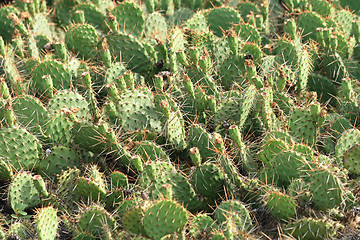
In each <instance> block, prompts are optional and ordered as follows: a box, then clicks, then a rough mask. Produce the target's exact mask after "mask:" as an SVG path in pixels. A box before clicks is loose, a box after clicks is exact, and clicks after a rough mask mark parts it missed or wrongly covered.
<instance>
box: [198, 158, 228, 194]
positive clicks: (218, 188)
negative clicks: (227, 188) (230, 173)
mask: <svg viewBox="0 0 360 240" xmlns="http://www.w3.org/2000/svg"><path fill="white" fill-rule="evenodd" d="M192 182H193V185H194V187H195V189H196V190H197V192H198V193H200V194H202V195H204V196H205V197H208V198H210V199H218V198H219V197H221V196H223V194H224V185H225V177H224V174H223V173H222V172H221V170H220V168H219V167H218V166H217V165H215V164H202V165H201V166H200V167H198V168H197V169H196V170H195V172H194V173H193V175H192Z"/></svg>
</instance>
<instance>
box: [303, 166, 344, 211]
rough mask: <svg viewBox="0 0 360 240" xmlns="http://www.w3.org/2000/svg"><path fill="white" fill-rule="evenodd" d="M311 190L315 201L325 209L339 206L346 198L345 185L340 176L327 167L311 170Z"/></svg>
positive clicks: (318, 206) (317, 205)
mask: <svg viewBox="0 0 360 240" xmlns="http://www.w3.org/2000/svg"><path fill="white" fill-rule="evenodd" d="M310 191H311V192H312V194H313V198H312V201H313V203H314V204H315V205H316V207H317V208H319V209H321V210H324V211H325V210H327V209H330V208H334V207H337V206H339V205H340V204H341V203H342V202H343V199H344V186H343V183H342V182H341V180H340V178H339V177H338V176H336V174H335V173H334V172H331V171H329V170H326V169H322V170H321V169H319V170H315V171H313V172H311V174H310Z"/></svg>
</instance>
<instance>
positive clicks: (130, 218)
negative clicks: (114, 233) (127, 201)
mask: <svg viewBox="0 0 360 240" xmlns="http://www.w3.org/2000/svg"><path fill="white" fill-rule="evenodd" d="M144 215H145V211H144V209H143V208H142V207H141V206H137V207H134V208H132V209H130V210H128V211H126V212H125V213H124V215H123V217H122V219H121V222H122V225H123V226H124V228H125V229H126V230H127V231H129V232H131V233H133V234H139V235H145V229H144V226H143V222H142V221H143V218H144Z"/></svg>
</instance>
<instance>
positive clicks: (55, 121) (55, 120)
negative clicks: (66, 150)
mask: <svg viewBox="0 0 360 240" xmlns="http://www.w3.org/2000/svg"><path fill="white" fill-rule="evenodd" d="M73 125H74V124H73V122H71V120H70V119H69V118H68V117H67V116H66V114H65V113H64V112H58V113H56V114H54V115H53V116H51V117H49V119H48V122H47V123H46V126H45V128H46V130H45V135H46V137H47V139H46V142H47V143H50V144H61V145H63V146H70V144H71V143H72V135H71V129H72V127H73Z"/></svg>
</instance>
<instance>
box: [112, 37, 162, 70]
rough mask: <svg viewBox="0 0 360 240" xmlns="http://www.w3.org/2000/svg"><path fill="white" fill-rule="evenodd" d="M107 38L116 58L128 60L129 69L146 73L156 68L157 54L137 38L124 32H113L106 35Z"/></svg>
mask: <svg viewBox="0 0 360 240" xmlns="http://www.w3.org/2000/svg"><path fill="white" fill-rule="evenodd" d="M106 40H107V42H108V44H109V48H110V50H111V52H112V53H113V55H114V56H115V58H116V60H117V61H123V62H126V66H127V69H129V70H132V71H134V72H137V73H141V74H144V73H147V72H148V71H151V70H152V69H153V68H154V63H155V58H156V56H154V55H153V53H152V52H149V51H148V50H147V49H146V48H145V46H144V44H142V43H141V42H139V40H137V39H136V38H134V37H132V36H128V35H125V34H122V33H111V34H109V35H107V36H106Z"/></svg>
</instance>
